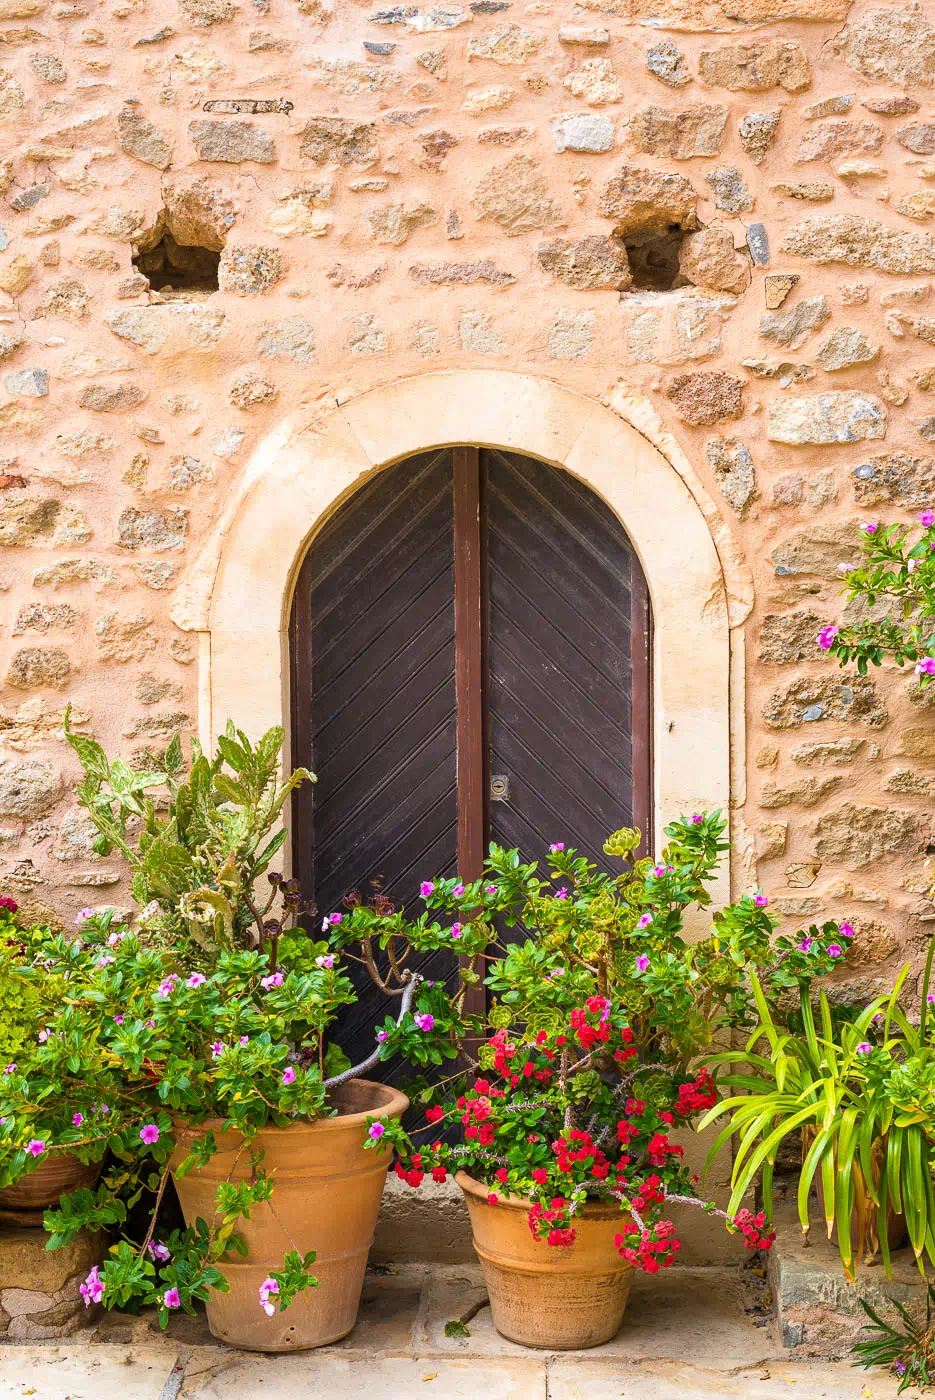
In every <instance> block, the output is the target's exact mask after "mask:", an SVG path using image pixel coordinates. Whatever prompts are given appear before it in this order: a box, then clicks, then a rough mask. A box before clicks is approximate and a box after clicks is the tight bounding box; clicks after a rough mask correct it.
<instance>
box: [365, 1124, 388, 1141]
mask: <svg viewBox="0 0 935 1400" xmlns="http://www.w3.org/2000/svg"><path fill="white" fill-rule="evenodd" d="M385 1132H386V1129H385V1128H384V1126H383V1124H382V1123H371V1125H370V1127H369V1128H368V1129H367V1136H368V1137H372V1138H373V1140H374V1142H378V1141H379V1140H380V1138H381V1137H382V1136H383V1134H384V1133H385Z"/></svg>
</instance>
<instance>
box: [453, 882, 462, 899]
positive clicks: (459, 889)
mask: <svg viewBox="0 0 935 1400" xmlns="http://www.w3.org/2000/svg"><path fill="white" fill-rule="evenodd" d="M451 893H452V894H453V895H454V897H455V899H460V898H461V896H462V895H463V894H464V886H463V885H455V887H454V889H453V890H452V891H451Z"/></svg>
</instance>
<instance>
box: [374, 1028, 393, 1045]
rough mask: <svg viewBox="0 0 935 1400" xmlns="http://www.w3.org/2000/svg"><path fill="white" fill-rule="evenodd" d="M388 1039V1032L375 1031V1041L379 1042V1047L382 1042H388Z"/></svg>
mask: <svg viewBox="0 0 935 1400" xmlns="http://www.w3.org/2000/svg"><path fill="white" fill-rule="evenodd" d="M389 1038H390V1033H389V1031H377V1040H378V1041H379V1043H380V1044H381V1045H382V1044H383V1042H384V1040H389Z"/></svg>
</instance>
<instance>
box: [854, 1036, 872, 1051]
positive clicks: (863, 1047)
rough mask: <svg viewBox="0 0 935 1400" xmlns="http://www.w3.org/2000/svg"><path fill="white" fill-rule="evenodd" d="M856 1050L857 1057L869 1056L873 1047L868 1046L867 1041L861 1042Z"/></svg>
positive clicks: (868, 1042)
mask: <svg viewBox="0 0 935 1400" xmlns="http://www.w3.org/2000/svg"><path fill="white" fill-rule="evenodd" d="M856 1048H857V1053H858V1055H869V1054H870V1052H871V1050H872V1049H873V1046H872V1045H871V1044H870V1041H869V1040H862V1041H861V1042H860V1044H859V1045H858V1046H857V1047H856Z"/></svg>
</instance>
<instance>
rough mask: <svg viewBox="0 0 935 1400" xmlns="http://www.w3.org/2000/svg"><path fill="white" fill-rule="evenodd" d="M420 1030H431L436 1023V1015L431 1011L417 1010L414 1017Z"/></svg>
mask: <svg viewBox="0 0 935 1400" xmlns="http://www.w3.org/2000/svg"><path fill="white" fill-rule="evenodd" d="M412 1019H413V1020H414V1021H415V1023H416V1025H417V1026H418V1027H419V1030H420V1031H430V1030H431V1029H432V1027H433V1026H434V1025H435V1017H434V1016H433V1015H432V1013H431V1011H417V1012H416V1014H415V1015H414V1016H413V1018H412Z"/></svg>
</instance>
